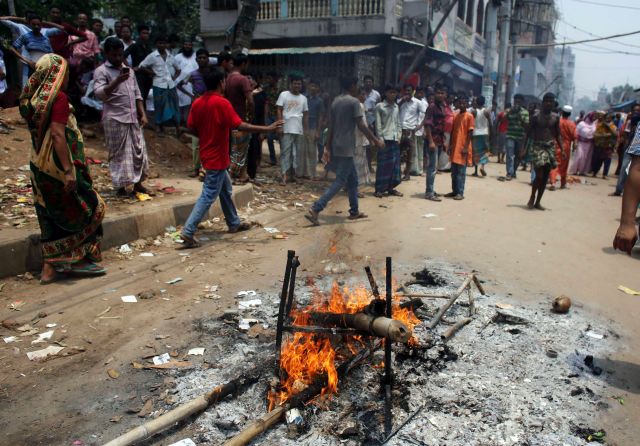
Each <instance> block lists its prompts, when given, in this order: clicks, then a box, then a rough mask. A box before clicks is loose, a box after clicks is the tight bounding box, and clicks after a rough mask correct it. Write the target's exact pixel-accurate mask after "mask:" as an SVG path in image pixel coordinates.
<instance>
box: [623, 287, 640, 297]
mask: <svg viewBox="0 0 640 446" xmlns="http://www.w3.org/2000/svg"><path fill="white" fill-rule="evenodd" d="M618 289H619V290H620V291H622V292H623V293H627V294H630V295H632V296H640V291H636V290H632V289H631V288H627V287H626V286H624V285H619V286H618Z"/></svg>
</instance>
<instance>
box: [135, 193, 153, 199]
mask: <svg viewBox="0 0 640 446" xmlns="http://www.w3.org/2000/svg"><path fill="white" fill-rule="evenodd" d="M136 198H137V199H138V201H147V200H151V196H150V195H149V194H143V193H142V192H136Z"/></svg>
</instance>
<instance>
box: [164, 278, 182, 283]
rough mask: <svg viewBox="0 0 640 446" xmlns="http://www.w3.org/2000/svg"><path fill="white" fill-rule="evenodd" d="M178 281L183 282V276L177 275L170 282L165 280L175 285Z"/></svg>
mask: <svg viewBox="0 0 640 446" xmlns="http://www.w3.org/2000/svg"><path fill="white" fill-rule="evenodd" d="M178 282H182V277H176V278H175V279H171V280H170V281H168V282H165V283H166V284H167V285H174V284H176V283H178Z"/></svg>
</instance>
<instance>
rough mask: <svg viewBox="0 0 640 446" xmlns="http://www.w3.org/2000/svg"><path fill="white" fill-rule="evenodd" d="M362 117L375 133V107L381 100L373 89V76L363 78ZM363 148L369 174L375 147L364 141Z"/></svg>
mask: <svg viewBox="0 0 640 446" xmlns="http://www.w3.org/2000/svg"><path fill="white" fill-rule="evenodd" d="M363 89H364V117H365V120H366V121H367V125H368V126H369V128H370V129H371V131H372V132H375V124H376V105H377V104H378V102H380V101H381V100H382V96H380V93H379V92H378V91H377V90H375V89H374V88H373V76H371V75H368V74H367V75H365V77H364V88H363ZM365 148H366V150H367V162H368V163H369V172H373V166H372V165H371V160H373V159H375V156H374V154H373V153H372V152H373V150H375V147H374V146H372V145H370V144H369V140H365Z"/></svg>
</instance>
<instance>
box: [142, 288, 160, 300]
mask: <svg viewBox="0 0 640 446" xmlns="http://www.w3.org/2000/svg"><path fill="white" fill-rule="evenodd" d="M155 295H156V293H155V291H153V290H146V291H141V292H140V293H138V297H139V298H140V299H143V300H144V299H152V298H154V297H155Z"/></svg>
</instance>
